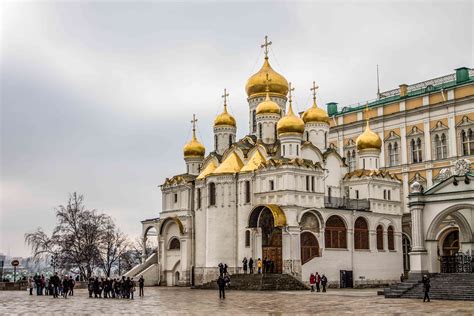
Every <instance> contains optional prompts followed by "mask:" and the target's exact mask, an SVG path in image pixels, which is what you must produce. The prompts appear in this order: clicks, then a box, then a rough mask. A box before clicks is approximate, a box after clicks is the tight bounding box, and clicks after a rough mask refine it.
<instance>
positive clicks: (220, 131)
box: [214, 126, 237, 155]
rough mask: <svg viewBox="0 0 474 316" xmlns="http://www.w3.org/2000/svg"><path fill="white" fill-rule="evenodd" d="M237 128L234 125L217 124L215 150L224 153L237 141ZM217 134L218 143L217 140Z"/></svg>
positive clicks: (220, 153) (215, 128)
mask: <svg viewBox="0 0 474 316" xmlns="http://www.w3.org/2000/svg"><path fill="white" fill-rule="evenodd" d="M236 132H237V128H235V127H234V126H216V127H214V150H215V151H216V152H217V153H218V154H219V155H222V154H223V153H224V152H225V151H226V150H227V149H229V147H230V146H231V145H232V144H233V143H234V142H235V134H236ZM216 136H217V144H216V143H215V142H216Z"/></svg>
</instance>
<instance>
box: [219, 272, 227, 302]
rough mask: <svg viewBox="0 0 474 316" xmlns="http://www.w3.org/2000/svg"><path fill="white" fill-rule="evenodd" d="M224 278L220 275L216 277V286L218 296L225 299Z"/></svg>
mask: <svg viewBox="0 0 474 316" xmlns="http://www.w3.org/2000/svg"><path fill="white" fill-rule="evenodd" d="M225 283H226V282H225V279H224V277H223V276H222V275H220V276H219V278H218V279H217V286H218V287H219V298H220V299H224V300H225Z"/></svg>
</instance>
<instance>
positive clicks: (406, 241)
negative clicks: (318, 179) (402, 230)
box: [402, 234, 411, 271]
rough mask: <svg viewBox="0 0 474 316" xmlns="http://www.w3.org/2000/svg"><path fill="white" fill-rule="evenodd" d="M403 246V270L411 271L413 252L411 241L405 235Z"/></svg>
mask: <svg viewBox="0 0 474 316" xmlns="http://www.w3.org/2000/svg"><path fill="white" fill-rule="evenodd" d="M402 246H403V270H404V271H409V270H410V255H409V253H410V251H411V244H410V239H408V237H407V236H406V235H405V234H403V237H402Z"/></svg>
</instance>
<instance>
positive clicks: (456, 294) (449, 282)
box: [400, 273, 474, 301]
mask: <svg viewBox="0 0 474 316" xmlns="http://www.w3.org/2000/svg"><path fill="white" fill-rule="evenodd" d="M430 284H431V288H430V293H429V295H430V298H431V299H435V300H469V301H474V274H463V273H453V274H436V275H433V276H432V277H431V280H430ZM400 297H402V298H417V299H422V298H423V297H424V292H423V284H421V283H418V284H416V285H415V286H414V287H413V288H411V289H409V290H408V291H406V292H404V293H402V294H401V295H400Z"/></svg>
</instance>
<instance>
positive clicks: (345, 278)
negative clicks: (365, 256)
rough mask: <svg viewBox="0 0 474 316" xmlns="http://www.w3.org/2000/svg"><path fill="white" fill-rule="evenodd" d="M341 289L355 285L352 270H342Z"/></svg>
mask: <svg viewBox="0 0 474 316" xmlns="http://www.w3.org/2000/svg"><path fill="white" fill-rule="evenodd" d="M339 286H340V287H341V289H344V288H352V287H354V285H353V283H352V271H347V270H341V271H340V284H339Z"/></svg>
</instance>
